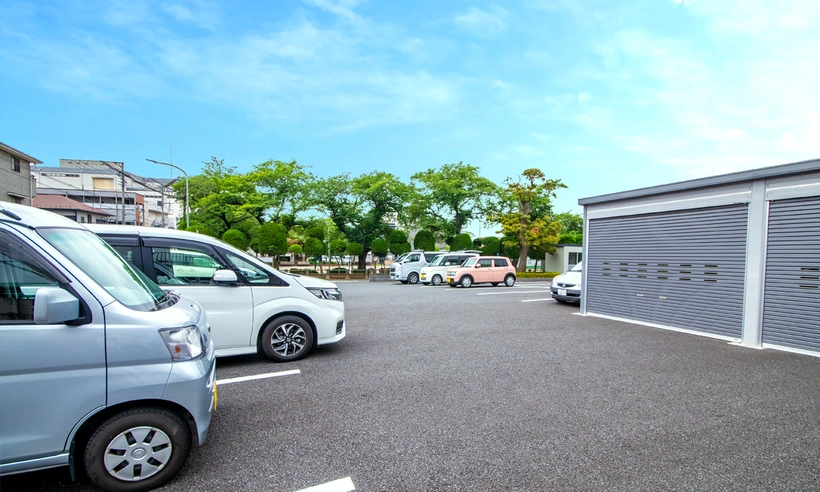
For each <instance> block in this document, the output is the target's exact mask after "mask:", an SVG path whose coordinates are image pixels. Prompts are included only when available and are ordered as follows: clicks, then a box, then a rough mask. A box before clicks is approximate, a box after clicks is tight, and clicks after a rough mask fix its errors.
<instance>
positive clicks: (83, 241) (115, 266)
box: [37, 228, 166, 311]
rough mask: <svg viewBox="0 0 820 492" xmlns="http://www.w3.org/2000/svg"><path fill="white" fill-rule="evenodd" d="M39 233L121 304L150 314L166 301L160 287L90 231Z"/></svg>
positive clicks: (44, 230) (41, 231)
mask: <svg viewBox="0 0 820 492" xmlns="http://www.w3.org/2000/svg"><path fill="white" fill-rule="evenodd" d="M37 232H38V233H39V234H40V235H41V236H42V237H43V238H45V240H46V241H48V242H49V243H51V245H52V246H54V247H55V248H57V249H58V250H59V251H60V252H61V253H62V254H63V255H65V257H66V258H68V259H69V260H71V261H72V262H73V263H74V264H75V265H77V267H79V268H80V270H82V271H83V272H85V274H86V275H88V276H89V277H91V278H92V279H93V280H94V281H95V282H96V283H98V284H99V285H101V286H102V287H103V288H104V289H105V290H106V291H107V292H108V293H109V294H111V295H112V296H113V297H114V299H116V300H117V301H119V302H120V303H121V304H122V305H124V306H127V307H129V308H131V309H133V310H135V311H151V310H154V309H156V308H157V307H158V306H159V305H160V303H161V302H163V301H164V299H165V298H166V297H165V292H163V290H162V289H160V288H159V287H158V286H157V284H155V283H154V282H152V281H151V280H150V279H149V278H148V277H146V276H145V274H143V273H142V272H140V271H139V270H137V269H135V268H133V267H132V266H131V265H129V264H128V263H127V262H126V261H125V260H123V259H122V258H121V257H120V256H119V255H118V254H117V253H115V252H114V250H113V249H111V246H109V245H108V243H106V242H105V241H103V240H102V239H100V238H99V237H97V236H96V235H94V233H92V232H91V231H86V230H80V229H60V228H43V229H38V230H37Z"/></svg>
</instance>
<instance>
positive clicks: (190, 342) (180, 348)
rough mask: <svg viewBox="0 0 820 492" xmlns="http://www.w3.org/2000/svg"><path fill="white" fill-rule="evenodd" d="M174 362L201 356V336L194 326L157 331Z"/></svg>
mask: <svg viewBox="0 0 820 492" xmlns="http://www.w3.org/2000/svg"><path fill="white" fill-rule="evenodd" d="M159 334H160V335H161V336H162V339H163V340H165V346H166V347H168V351H169V352H171V358H172V359H173V360H174V362H181V361H185V360H192V359H196V358H197V357H199V356H200V355H202V336H201V335H200V333H199V329H198V328H197V327H196V326H186V327H185V328H166V329H162V330H159Z"/></svg>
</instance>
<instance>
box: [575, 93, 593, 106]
mask: <svg viewBox="0 0 820 492" xmlns="http://www.w3.org/2000/svg"><path fill="white" fill-rule="evenodd" d="M590 99H592V94H590V93H589V92H579V93H578V102H579V103H581V104H583V103H585V102H587V101H589V100H590Z"/></svg>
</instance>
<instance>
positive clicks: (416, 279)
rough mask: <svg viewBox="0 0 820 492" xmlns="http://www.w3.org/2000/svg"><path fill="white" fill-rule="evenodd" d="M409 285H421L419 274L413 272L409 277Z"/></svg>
mask: <svg viewBox="0 0 820 492" xmlns="http://www.w3.org/2000/svg"><path fill="white" fill-rule="evenodd" d="M407 283H408V284H417V283H419V274H418V273H416V272H412V273H411V274H410V275H408V276H407Z"/></svg>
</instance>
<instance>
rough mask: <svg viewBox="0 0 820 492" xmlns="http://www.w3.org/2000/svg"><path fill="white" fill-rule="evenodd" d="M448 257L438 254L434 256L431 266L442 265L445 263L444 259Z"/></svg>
mask: <svg viewBox="0 0 820 492" xmlns="http://www.w3.org/2000/svg"><path fill="white" fill-rule="evenodd" d="M445 258H447V256H445V255H438V256H436V257H435V258H433V261H431V262H430V265H429V266H441V265H443V264H444V259H445Z"/></svg>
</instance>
